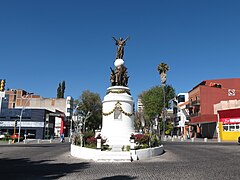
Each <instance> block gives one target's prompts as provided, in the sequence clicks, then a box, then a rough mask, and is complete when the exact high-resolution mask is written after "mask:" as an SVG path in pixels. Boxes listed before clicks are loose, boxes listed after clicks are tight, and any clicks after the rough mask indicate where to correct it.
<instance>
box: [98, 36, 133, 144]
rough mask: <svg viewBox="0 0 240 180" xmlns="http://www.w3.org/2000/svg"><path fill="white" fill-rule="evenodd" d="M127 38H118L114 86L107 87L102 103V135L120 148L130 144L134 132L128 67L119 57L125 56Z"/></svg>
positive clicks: (108, 142) (112, 82)
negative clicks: (128, 84) (128, 85)
mask: <svg viewBox="0 0 240 180" xmlns="http://www.w3.org/2000/svg"><path fill="white" fill-rule="evenodd" d="M114 40H116V39H115V38H114ZM126 40H127V39H126ZM126 40H122V39H121V38H120V39H119V40H116V42H117V43H118V44H117V43H116V44H117V45H118V50H117V56H116V60H115V62H114V66H115V70H112V69H111V70H112V74H111V78H110V79H111V85H112V86H110V87H109V88H108V89H107V94H106V96H105V97H104V99H103V104H102V105H103V109H102V111H103V113H102V114H103V117H102V130H101V135H102V137H103V138H106V139H107V142H106V144H108V145H110V147H119V148H121V147H122V146H127V145H130V136H131V134H132V133H134V101H133V98H132V96H131V93H130V89H129V88H128V87H127V83H128V76H127V68H126V67H125V66H124V60H123V59H120V58H119V57H121V58H122V56H123V46H124V45H125V41H126ZM118 41H119V42H118ZM123 41H124V42H123ZM120 46H121V47H120Z"/></svg>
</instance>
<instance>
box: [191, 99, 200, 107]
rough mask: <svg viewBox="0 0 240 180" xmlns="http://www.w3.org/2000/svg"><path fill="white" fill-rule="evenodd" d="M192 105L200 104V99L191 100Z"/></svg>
mask: <svg viewBox="0 0 240 180" xmlns="http://www.w3.org/2000/svg"><path fill="white" fill-rule="evenodd" d="M192 106H200V100H196V101H192Z"/></svg>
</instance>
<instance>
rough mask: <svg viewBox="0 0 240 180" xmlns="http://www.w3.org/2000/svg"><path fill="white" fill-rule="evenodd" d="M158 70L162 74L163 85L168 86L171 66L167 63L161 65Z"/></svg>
mask: <svg viewBox="0 0 240 180" xmlns="http://www.w3.org/2000/svg"><path fill="white" fill-rule="evenodd" d="M157 70H158V72H159V74H160V77H161V81H162V85H163V86H164V85H166V81H167V71H168V70H169V66H168V65H167V64H166V63H160V64H159V65H158V67H157Z"/></svg>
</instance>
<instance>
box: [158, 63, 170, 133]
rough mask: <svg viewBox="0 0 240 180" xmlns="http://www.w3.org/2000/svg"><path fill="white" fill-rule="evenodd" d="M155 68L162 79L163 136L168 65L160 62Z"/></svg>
mask: <svg viewBox="0 0 240 180" xmlns="http://www.w3.org/2000/svg"><path fill="white" fill-rule="evenodd" d="M157 70H158V72H159V74H160V77H161V81H162V88H163V102H164V104H163V109H162V117H163V120H162V121H163V123H162V124H163V131H162V132H163V134H162V136H163V137H164V136H165V122H166V91H165V86H166V82H167V71H168V70H169V66H168V65H167V64H166V63H160V64H159V65H158V67H157Z"/></svg>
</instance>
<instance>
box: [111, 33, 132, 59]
mask: <svg viewBox="0 0 240 180" xmlns="http://www.w3.org/2000/svg"><path fill="white" fill-rule="evenodd" d="M112 38H113V39H114V40H115V41H116V45H117V46H118V48H117V54H116V59H123V54H124V46H125V45H126V41H127V40H128V39H129V37H127V38H126V39H125V40H123V38H121V37H120V38H119V40H117V39H116V38H115V37H112Z"/></svg>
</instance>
